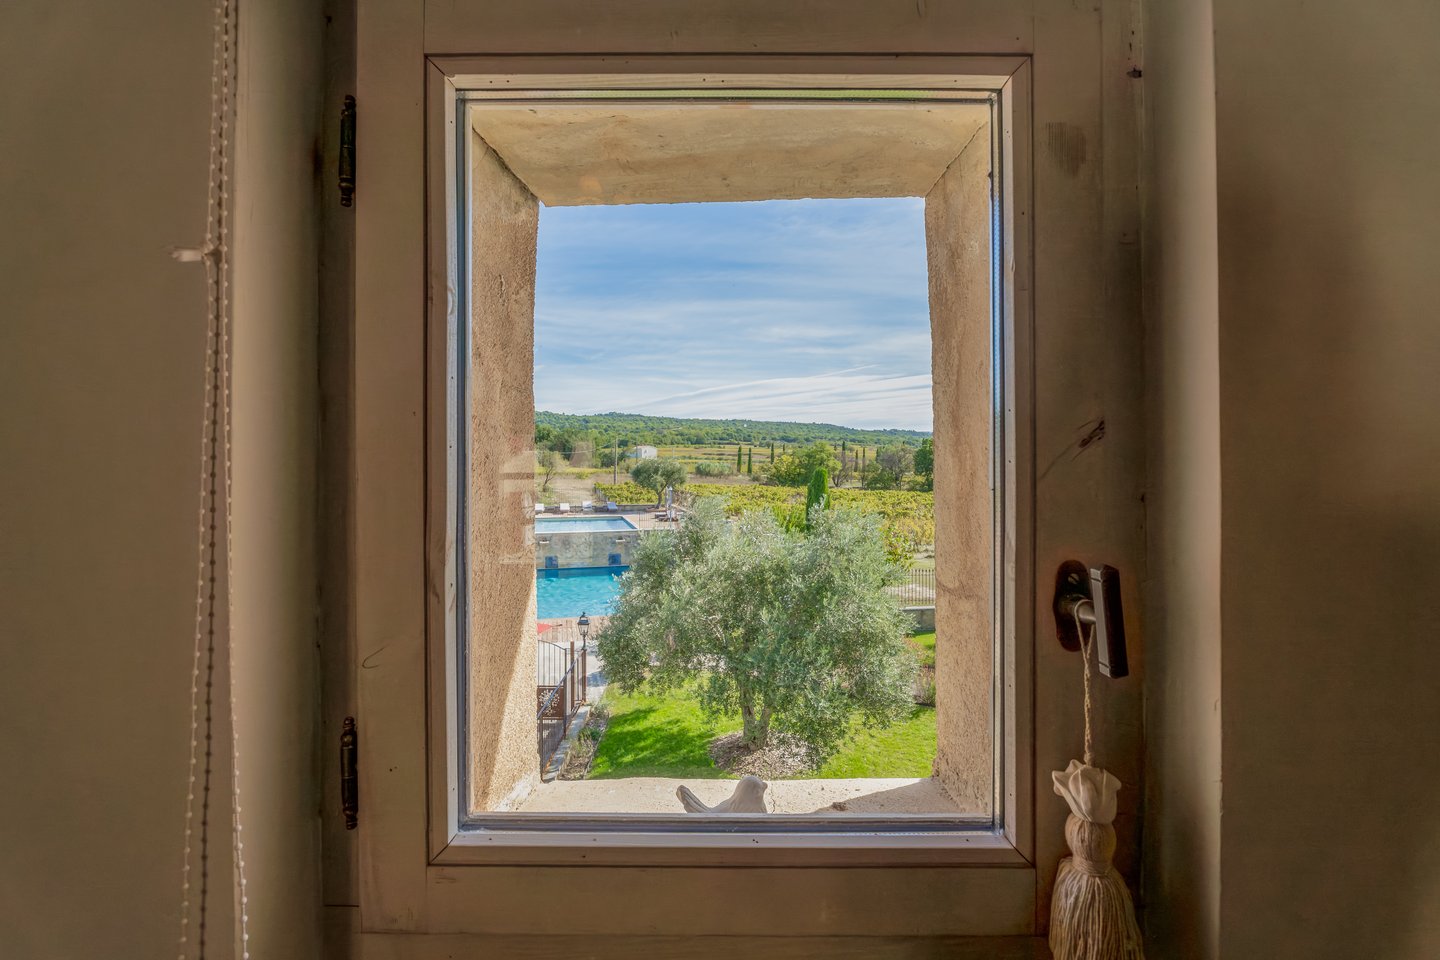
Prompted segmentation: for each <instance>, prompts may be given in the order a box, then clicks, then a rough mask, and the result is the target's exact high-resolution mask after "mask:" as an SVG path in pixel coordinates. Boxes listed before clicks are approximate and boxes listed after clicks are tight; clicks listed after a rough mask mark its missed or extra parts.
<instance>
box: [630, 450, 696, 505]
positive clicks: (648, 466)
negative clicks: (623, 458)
mask: <svg viewBox="0 0 1440 960" xmlns="http://www.w3.org/2000/svg"><path fill="white" fill-rule="evenodd" d="M630 479H631V480H634V481H635V482H636V483H638V484H640V486H642V487H644V488H645V489H646V490H654V491H655V505H656V506H657V507H658V506H659V505H660V501H662V500H663V499H665V488H666V487H678V486H680V485H681V484H683V483H684V482H685V465H684V464H683V463H680V462H678V461H676V460H641V461H640V462H639V463H637V464H635V466H633V467H631V468H630Z"/></svg>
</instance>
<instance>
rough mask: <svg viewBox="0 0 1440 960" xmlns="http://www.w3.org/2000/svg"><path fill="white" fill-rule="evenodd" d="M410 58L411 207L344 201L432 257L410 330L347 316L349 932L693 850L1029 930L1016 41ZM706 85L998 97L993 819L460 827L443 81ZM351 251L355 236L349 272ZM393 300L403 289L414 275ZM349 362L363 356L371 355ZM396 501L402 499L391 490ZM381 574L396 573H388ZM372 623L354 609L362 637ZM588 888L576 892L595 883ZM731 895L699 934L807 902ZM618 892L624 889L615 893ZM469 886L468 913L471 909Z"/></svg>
mask: <svg viewBox="0 0 1440 960" xmlns="http://www.w3.org/2000/svg"><path fill="white" fill-rule="evenodd" d="M426 71H427V96H426V102H425V103H424V104H416V105H414V110H415V111H416V113H417V114H418V117H417V120H418V123H417V124H416V129H417V130H418V131H419V132H421V133H422V134H423V136H424V138H425V144H426V150H425V180H426V188H425V194H424V199H423V203H420V202H417V200H418V198H417V197H416V196H415V195H414V194H413V193H412V194H410V195H408V196H407V195H404V193H403V192H402V191H399V190H390V191H387V192H386V193H384V194H382V195H379V196H370V197H366V198H363V201H362V202H364V203H367V204H372V205H375V206H374V207H373V208H372V209H371V210H370V211H367V213H366V216H367V217H368V218H369V221H368V222H369V226H370V227H371V228H372V229H377V230H390V231H393V232H392V236H394V237H396V238H403V237H405V236H415V235H416V234H415V227H416V226H417V221H420V218H423V221H420V222H423V231H424V235H425V237H426V244H427V247H428V250H429V253H428V255H426V265H425V275H426V276H427V278H428V296H427V303H428V309H427V315H426V317H425V322H424V329H423V331H417V329H416V326H415V325H414V324H413V323H406V322H398V323H396V324H395V325H394V328H383V326H382V325H379V324H371V325H370V326H368V327H367V325H366V324H365V323H364V322H363V320H362V322H361V323H360V324H359V325H358V327H357V345H356V348H357V361H359V362H358V363H357V381H356V410H357V452H356V456H357V469H358V480H357V498H356V522H357V561H358V562H357V578H358V579H357V593H358V594H360V596H357V601H358V603H359V606H360V610H361V615H362V617H364V616H366V615H367V606H368V608H369V609H368V612H369V613H372V614H374V615H375V616H376V617H378V618H379V619H380V620H385V621H388V622H389V623H391V624H393V626H394V629H393V630H391V631H388V632H386V633H385V634H384V635H385V636H386V637H388V638H389V639H388V642H386V643H384V644H383V645H381V646H380V647H378V648H377V649H374V650H371V651H368V652H367V651H366V650H364V649H362V650H361V651H360V652H361V655H362V658H361V660H360V669H359V670H358V671H357V673H358V678H357V686H358V693H359V700H360V706H361V715H362V718H363V722H364V724H365V730H366V733H365V736H364V738H363V739H362V753H361V759H362V765H361V771H360V772H361V795H362V797H363V798H364V800H363V803H364V806H365V811H366V812H365V820H366V829H365V831H364V833H363V834H362V836H361V843H360V852H361V871H360V876H361V889H360V900H361V904H360V906H361V926H362V929H366V930H385V931H414V932H437V931H448V932H477V933H480V932H491V931H494V930H497V929H502V928H504V926H505V921H504V920H503V917H505V916H511V917H516V916H517V915H520V914H524V913H525V910H526V904H525V903H523V902H519V901H516V898H515V895H514V893H513V891H512V890H511V889H510V888H509V887H507V885H506V880H505V877H506V871H509V870H515V869H523V868H554V871H556V872H554V873H553V874H552V875H551V876H552V879H553V880H554V881H555V882H561V883H563V882H565V881H564V879H563V878H565V877H567V876H569V875H570V874H569V871H571V870H573V869H574V868H576V867H578V866H584V867H586V868H587V869H588V868H592V867H593V868H599V869H605V868H613V869H614V870H615V871H616V875H617V876H620V875H624V876H627V877H629V878H630V879H631V880H632V881H633V882H635V883H638V884H639V885H640V887H641V888H643V887H644V886H645V883H646V882H649V883H654V882H655V880H654V879H653V878H655V877H657V876H658V877H660V878H661V879H660V880H659V882H660V883H662V884H664V885H667V888H669V885H673V884H676V883H681V884H695V885H696V890H697V893H701V892H703V891H705V890H707V889H710V888H711V887H712V885H714V884H715V883H716V882H717V878H718V877H719V876H722V874H717V873H715V872H714V871H711V870H707V869H706V868H709V867H726V868H745V869H743V870H741V871H740V872H741V873H742V874H750V875H752V876H754V877H757V878H758V877H761V876H765V877H775V878H779V877H783V876H784V874H785V872H787V871H789V870H790V869H792V868H797V867H802V868H834V869H835V870H836V871H839V872H838V873H836V874H835V877H836V878H837V879H836V881H835V882H839V883H840V884H841V886H842V887H843V888H845V889H846V890H847V891H849V892H850V893H856V894H858V893H859V892H861V891H865V890H867V889H869V885H870V884H871V883H872V881H873V879H874V876H875V875H876V871H880V873H882V874H883V875H885V876H886V877H888V878H889V879H888V882H890V883H892V884H895V885H896V888H897V889H902V890H903V889H906V888H907V886H908V884H909V883H912V882H915V883H920V882H923V883H924V884H925V885H926V886H928V885H929V884H930V883H931V882H933V880H934V879H938V878H939V877H940V876H941V875H942V874H943V877H944V883H945V894H944V896H945V898H946V899H947V900H949V899H956V900H957V902H962V903H963V904H964V906H963V908H961V909H959V910H955V909H949V910H943V911H939V915H938V916H937V917H936V918H935V920H934V926H933V929H930V930H919V931H916V932H934V933H970V934H988V935H999V934H1013V935H1024V934H1028V933H1030V932H1033V929H1034V912H1035V902H1036V891H1035V884H1036V876H1035V868H1034V861H1035V853H1034V848H1035V844H1034V837H1033V824H1034V792H1033V790H1034V770H1035V767H1034V755H1033V754H1034V751H1033V724H1034V721H1033V698H1032V690H1033V676H1032V665H1033V650H1034V641H1035V637H1034V636H1033V618H1032V617H1031V616H1030V615H1029V613H1030V611H1031V610H1033V608H1034V596H1035V578H1034V572H1033V568H1034V556H1033V513H1034V509H1033V508H1034V479H1033V478H1034V467H1033V455H1032V449H1033V388H1032V382H1033V374H1032V370H1031V359H1030V358H1031V356H1032V352H1031V337H1032V317H1031V308H1030V303H1029V299H1028V291H1029V290H1030V289H1031V284H1030V282H1029V275H1030V269H1031V258H1032V251H1031V236H1030V232H1029V224H1030V220H1031V217H1030V216H1029V208H1030V181H1031V178H1030V170H1029V157H1030V140H1029V136H1030V133H1029V131H1030V113H1029V111H1030V67H1029V60H1028V58H1025V57H965V56H955V57H940V56H935V57H931V56H925V57H909V58H903V59H897V58H890V57H868V56H859V57H855V56H850V57H828V56H819V57H810V56H807V57H786V56H755V57H729V56H725V57H713V56H712V57H693V56H688V57H687V56H664V55H654V56H632V57H603V56H571V57H535V56H527V57H513V58H511V57H503V56H492V57H481V58H432V59H430V60H429V61H427V65H426ZM724 86H733V87H737V88H742V89H743V88H750V89H756V88H762V89H779V88H784V87H787V86H789V87H802V88H806V89H817V88H829V87H840V88H849V89H877V88H883V89H901V88H915V89H943V90H974V91H985V92H988V93H990V94H993V95H994V96H995V97H996V102H997V106H998V111H997V116H998V117H999V119H1000V123H1001V131H1000V136H999V142H1000V144H1001V147H1000V151H999V152H1000V161H1001V166H1000V168H999V169H1000V171H1001V177H1002V179H1003V181H1004V182H1005V184H1006V186H1007V189H1005V190H1004V191H1002V200H1003V204H1002V210H1001V217H1000V218H1001V228H1000V233H999V238H1000V244H999V253H1000V257H1001V262H1002V275H1003V283H1002V290H1003V291H1004V295H1003V296H1002V298H1001V310H1000V311H999V315H998V322H999V326H1000V329H999V330H998V331H997V337H998V339H997V347H998V349H999V352H1000V358H1001V362H1000V365H999V368H998V369H996V370H995V376H996V379H997V385H998V386H999V388H1000V396H999V397H998V402H999V404H1000V408H1001V410H1002V411H1003V416H1002V418H1001V431H1002V438H1001V444H1002V449H1003V451H1004V461H1003V471H1004V483H1003V484H1002V485H1001V490H1002V491H1003V493H1002V494H1001V496H1000V498H999V499H1000V501H1001V502H1000V507H1001V510H1002V512H1003V513H1004V522H1003V523H1002V524H1001V525H1000V527H999V530H998V531H997V533H999V534H1000V538H999V541H1000V551H1001V554H1002V556H1003V563H1002V564H1001V565H1000V569H999V570H998V571H997V576H998V578H999V581H1000V584H999V586H1000V591H999V610H998V612H999V614H1000V616H999V621H1000V623H1001V625H1002V629H1001V631H1000V637H999V640H998V644H997V659H998V661H999V662H998V663H997V668H998V676H999V677H1000V684H999V686H998V687H997V693H998V696H999V703H998V708H999V709H998V720H999V723H1000V727H1001V731H1002V736H1001V741H1000V752H1001V756H1002V758H1003V759H1002V761H1001V763H1000V769H999V771H998V775H997V778H996V790H997V812H998V814H999V822H998V825H997V826H998V829H996V830H994V831H990V832H980V831H975V830H956V831H952V832H950V833H945V834H936V833H925V832H907V831H904V830H897V831H879V830H874V831H870V832H864V833H855V832H848V831H847V832H845V833H797V832H763V833H762V832H756V831H750V832H734V833H707V834H697V833H690V832H687V833H684V834H675V833H660V832H656V831H653V830H644V831H632V830H625V829H610V830H605V831H597V830H594V829H565V828H564V827H563V826H557V828H555V829H550V830H545V831H532V830H525V831H506V830H488V831H479V832H477V831H474V830H466V829H463V828H462V825H461V823H460V822H459V818H458V811H459V796H458V785H459V777H458V765H459V764H460V763H461V762H462V758H461V757H460V756H459V752H458V751H459V749H460V747H459V745H460V744H461V743H463V738H462V737H461V736H460V731H459V730H458V717H459V711H458V710H456V708H455V707H456V705H455V698H456V695H457V693H458V687H457V685H456V684H455V683H454V682H453V681H454V677H455V676H456V674H457V672H458V669H459V664H458V663H456V645H455V644H454V643H453V642H450V641H451V640H453V637H452V638H447V630H448V629H449V625H451V624H453V622H454V620H453V617H451V616H449V615H447V605H448V603H449V602H450V600H451V599H452V598H453V595H454V589H455V583H456V576H455V569H454V565H453V560H452V558H453V557H454V556H455V550H454V531H455V523H454V515H453V510H454V504H453V499H452V498H450V497H449V496H448V494H447V486H448V485H447V482H446V481H447V478H448V477H450V476H453V475H454V472H453V469H452V468H453V466H454V462H453V458H454V455H455V450H454V444H453V438H454V437H455V436H456V429H455V426H456V425H455V423H454V422H453V420H452V419H449V418H453V417H454V415H455V413H456V411H455V410H454V408H453V405H452V404H450V403H449V402H448V400H449V398H450V397H452V396H453V395H454V379H453V378H454V377H455V375H456V371H455V367H454V358H455V356H456V352H457V351H456V343H455V332H456V330H457V329H458V327H457V323H458V322H459V318H458V317H457V315H456V298H455V295H454V293H455V289H456V277H457V276H460V275H462V272H461V271H462V269H463V268H462V265H461V264H460V262H459V257H460V254H461V245H460V243H459V242H458V238H457V235H456V228H457V224H456V218H455V216H454V211H455V210H456V209H457V204H456V199H457V190H458V189H459V184H460V180H459V178H458V177H457V175H456V169H455V164H454V158H455V157H456V150H455V138H456V136H457V128H456V117H457V109H456V104H457V99H458V98H459V96H460V93H461V92H462V91H465V90H483V89H517V88H524V89H544V90H563V89H588V90H594V89H603V90H615V89H642V88H651V89H695V88H701V87H708V88H715V87H724ZM390 106H392V107H395V108H397V109H398V108H400V107H401V106H402V105H400V104H393V105H390ZM400 150H402V151H403V148H400ZM397 152H399V151H397ZM412 190H413V188H412ZM417 214H418V217H417ZM362 229H363V228H362ZM394 245H395V247H396V248H399V247H401V246H403V240H402V239H396V240H395V242H394ZM364 251H365V246H364V243H363V237H362V243H361V245H360V252H361V255H362V260H361V263H360V267H361V269H362V271H363V270H364V269H365V267H366V263H365V261H364V258H363V254H364ZM395 255H396V256H397V257H399V258H401V259H404V260H409V261H410V262H409V265H410V266H413V257H414V255H415V254H414V251H408V250H400V249H397V250H396V251H395ZM371 265H372V266H373V265H374V264H373V263H372V264H371ZM403 266H404V265H403V264H402V265H399V266H397V269H396V271H395V275H396V276H399V275H401V274H402V273H403V272H404V271H403V269H401V268H402V267H403ZM367 287H368V290H369V295H370V296H371V297H373V298H374V303H375V305H376V306H377V307H379V306H380V304H381V302H384V301H388V302H390V303H392V304H397V305H401V304H403V303H404V297H403V295H397V293H396V291H394V290H393V289H390V288H387V287H386V286H385V278H384V277H383V276H365V275H363V274H362V276H360V277H359V278H358V282H357V297H360V298H362V299H363V298H364V297H366V296H367ZM408 293H409V295H410V296H413V297H416V298H418V297H419V296H420V295H421V292H420V291H418V290H413V288H412V289H411V290H410V291H408ZM414 309H415V302H412V303H411V305H410V306H409V309H408V310H401V311H400V313H399V316H401V317H404V316H407V315H414V314H413V311H414ZM369 312H370V314H371V316H374V315H375V311H369ZM364 313H365V311H362V316H363V314H364ZM417 333H420V334H421V335H422V336H423V338H424V342H425V349H424V353H423V355H417V354H416V353H415V351H414V350H413V346H412V348H411V349H410V350H408V351H407V350H405V349H403V343H404V341H405V339H406V338H413V337H415V336H416V335H417ZM387 344H388V345H389V346H390V347H391V348H394V349H395V353H394V354H393V356H387V357H386V359H385V361H384V362H379V361H378V357H379V354H377V353H375V351H385V350H386V349H387ZM367 355H368V356H370V357H371V358H374V359H372V362H371V363H370V364H369V365H368V366H367V364H366V363H365V362H364V359H365V357H366V356H367ZM417 360H418V364H417V363H416V361H417ZM417 381H418V382H420V383H423V384H424V388H423V396H424V398H425V399H424V403H423V406H421V407H419V408H418V409H417V408H416V407H415V405H414V403H413V400H414V398H415V396H416V393H417V391H416V390H415V386H416V382H417ZM407 492H408V493H407ZM392 497H402V498H407V497H408V499H407V500H406V501H405V502H403V503H398V502H396V501H395V500H394V499H392ZM401 572H403V573H404V574H405V576H397V574H398V573H401ZM416 573H419V574H420V576H419V577H418V578H417V577H416V576H415V574H416ZM370 591H375V592H374V593H371V592H370ZM417 613H418V617H417V616H416V614H417ZM377 625H378V624H377V623H375V622H372V623H371V624H370V635H371V636H374V635H375V633H374V630H375V627H376V626H377ZM652 868H664V869H659V870H658V872H657V871H655V870H653V869H652ZM637 870H639V871H641V872H640V873H637V872H636V871H637ZM897 870H898V871H900V873H899V874H897V873H896V872H895V871H897ZM937 870H939V871H940V873H936V871H937ZM697 871H698V873H697ZM777 871H778V873H777ZM901 874H904V875H905V877H904V878H903V879H902V877H901ZM723 875H727V876H728V875H730V871H727V872H726V873H725V874H723ZM642 876H644V877H645V878H646V879H645V881H644V882H642V881H641V877H642ZM927 877H928V878H930V879H923V878H927ZM897 881H898V883H897ZM585 883H586V885H587V886H590V885H593V883H594V880H593V879H592V880H587V881H585ZM745 889H747V888H737V889H736V891H735V892H734V893H732V894H731V896H732V897H733V898H738V902H737V900H735V899H732V900H731V901H730V909H731V918H730V919H729V920H727V921H725V925H724V927H723V929H717V930H714V931H709V932H739V933H757V932H766V931H769V932H774V931H773V929H771V928H770V927H768V926H766V920H765V917H766V916H767V915H772V914H774V912H775V911H776V910H777V909H779V910H780V911H781V913H782V915H783V911H784V907H785V904H786V903H787V901H788V900H789V899H792V898H798V897H801V896H803V895H805V891H804V890H803V888H802V887H801V886H800V885H799V884H797V883H795V882H791V881H785V880H783V879H777V880H776V882H775V883H772V884H769V885H766V886H765V887H764V889H761V890H760V891H759V893H758V894H755V893H750V894H747V893H745ZM787 891H788V892H787ZM577 892H578V891H577ZM631 893H632V894H634V895H636V896H640V895H642V894H641V890H640V889H635V888H632V890H631ZM746 896H750V897H751V898H752V899H754V900H755V904H754V906H755V907H756V911H757V912H756V913H755V920H754V929H737V928H736V926H735V923H734V919H733V914H734V910H735V908H736V907H737V906H740V907H743V903H744V901H745V897H746ZM797 902H798V901H797ZM482 903H483V904H486V908H485V909H484V910H481V909H479V908H478V907H477V905H478V904H482ZM792 909H793V908H792ZM887 909H890V908H889V907H887V904H886V901H885V898H883V897H879V898H868V897H863V896H862V897H860V898H859V899H857V900H856V901H855V910H854V912H853V914H852V915H850V916H846V917H840V918H833V917H832V919H831V921H830V922H829V924H828V925H827V926H824V927H817V929H816V931H815V932H825V933H837V932H844V928H846V927H847V926H853V927H854V929H855V931H856V932H872V933H874V932H885V922H886V920H885V911H886V910H887ZM507 911H508V913H507ZM632 913H633V905H632ZM797 916H799V915H797ZM633 920H634V922H635V924H636V927H637V928H638V929H645V930H650V931H657V930H658V931H660V932H670V931H668V930H666V929H665V926H664V924H665V918H664V917H661V916H655V917H649V916H645V915H644V912H643V910H642V911H641V913H640V915H638V916H633ZM913 920H914V918H913V917H911V918H909V919H908V920H907V921H906V924H905V927H904V929H906V930H914V926H913ZM742 927H743V923H742ZM703 928H704V921H703V920H697V919H696V918H694V917H691V918H689V919H686V920H685V927H684V929H683V930H681V929H677V930H676V931H675V932H684V933H704V932H707V931H706V930H705V929H703ZM786 932H792V933H804V932H806V931H805V930H804V929H803V923H802V924H801V927H800V928H797V927H796V926H794V924H792V925H791V926H790V927H789V928H787V930H786Z"/></svg>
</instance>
